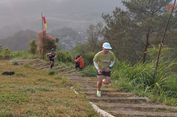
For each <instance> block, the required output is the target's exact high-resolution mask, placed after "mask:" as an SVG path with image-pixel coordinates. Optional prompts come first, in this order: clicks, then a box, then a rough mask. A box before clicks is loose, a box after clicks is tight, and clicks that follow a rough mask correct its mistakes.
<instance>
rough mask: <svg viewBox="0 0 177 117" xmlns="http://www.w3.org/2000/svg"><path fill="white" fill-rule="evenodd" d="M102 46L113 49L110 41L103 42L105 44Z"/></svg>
mask: <svg viewBox="0 0 177 117" xmlns="http://www.w3.org/2000/svg"><path fill="white" fill-rule="evenodd" d="M102 47H103V48H104V49H108V50H111V49H112V47H111V45H110V43H108V42H105V43H103V46H102Z"/></svg>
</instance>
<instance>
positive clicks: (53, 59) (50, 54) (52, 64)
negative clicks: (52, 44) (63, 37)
mask: <svg viewBox="0 0 177 117" xmlns="http://www.w3.org/2000/svg"><path fill="white" fill-rule="evenodd" d="M47 57H48V59H49V61H50V69H52V68H53V66H54V63H55V57H56V53H55V50H54V49H51V52H49V53H47Z"/></svg>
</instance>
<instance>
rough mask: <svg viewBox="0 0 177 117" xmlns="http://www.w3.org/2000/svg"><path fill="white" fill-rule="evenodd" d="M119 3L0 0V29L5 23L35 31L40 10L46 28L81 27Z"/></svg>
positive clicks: (112, 0)
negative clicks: (46, 22) (45, 19)
mask: <svg viewBox="0 0 177 117" xmlns="http://www.w3.org/2000/svg"><path fill="white" fill-rule="evenodd" d="M121 6H122V5H121V0H0V29H1V28H4V27H6V26H8V27H18V28H19V29H20V28H32V29H34V30H39V29H40V26H41V25H40V24H41V18H40V15H41V12H43V13H44V14H45V15H46V16H47V20H48V23H49V29H55V28H61V27H64V26H67V27H74V28H81V29H82V28H85V27H86V26H87V25H88V24H91V23H96V22H98V21H100V20H101V14H102V13H111V11H112V10H113V9H114V8H115V7H121Z"/></svg>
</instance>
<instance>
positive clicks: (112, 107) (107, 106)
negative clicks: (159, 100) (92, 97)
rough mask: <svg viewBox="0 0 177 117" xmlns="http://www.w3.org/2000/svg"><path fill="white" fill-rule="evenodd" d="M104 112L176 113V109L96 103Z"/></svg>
mask: <svg viewBox="0 0 177 117" xmlns="http://www.w3.org/2000/svg"><path fill="white" fill-rule="evenodd" d="M97 105H98V106H99V107H101V108H103V109H105V110H111V111H118V110H120V109H124V110H132V111H143V112H177V107H170V106H166V105H155V104H147V103H145V104H143V103H142V104H125V103H97Z"/></svg>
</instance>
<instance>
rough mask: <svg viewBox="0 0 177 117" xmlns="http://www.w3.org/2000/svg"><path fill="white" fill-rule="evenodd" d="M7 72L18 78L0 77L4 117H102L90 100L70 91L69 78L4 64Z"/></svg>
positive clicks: (1, 67) (1, 64)
mask: <svg viewBox="0 0 177 117" xmlns="http://www.w3.org/2000/svg"><path fill="white" fill-rule="evenodd" d="M4 70H12V71H15V72H16V73H17V75H14V76H2V75H0V78H1V82H0V103H1V104H0V116H5V117H13V116H25V117H29V116H31V117H44V116H51V117H67V116H69V117H98V115H97V113H95V111H94V110H93V109H92V107H91V106H90V104H89V103H88V101H87V99H85V97H84V96H82V95H76V94H75V93H74V92H73V91H72V90H71V89H70V87H71V86H73V84H72V83H71V82H70V81H69V80H68V79H67V78H65V77H62V76H57V75H52V76H51V75H48V72H47V71H40V70H35V69H31V68H29V67H25V66H24V67H22V66H14V65H12V64H9V63H8V62H7V61H1V62H0V72H2V71H4Z"/></svg>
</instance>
